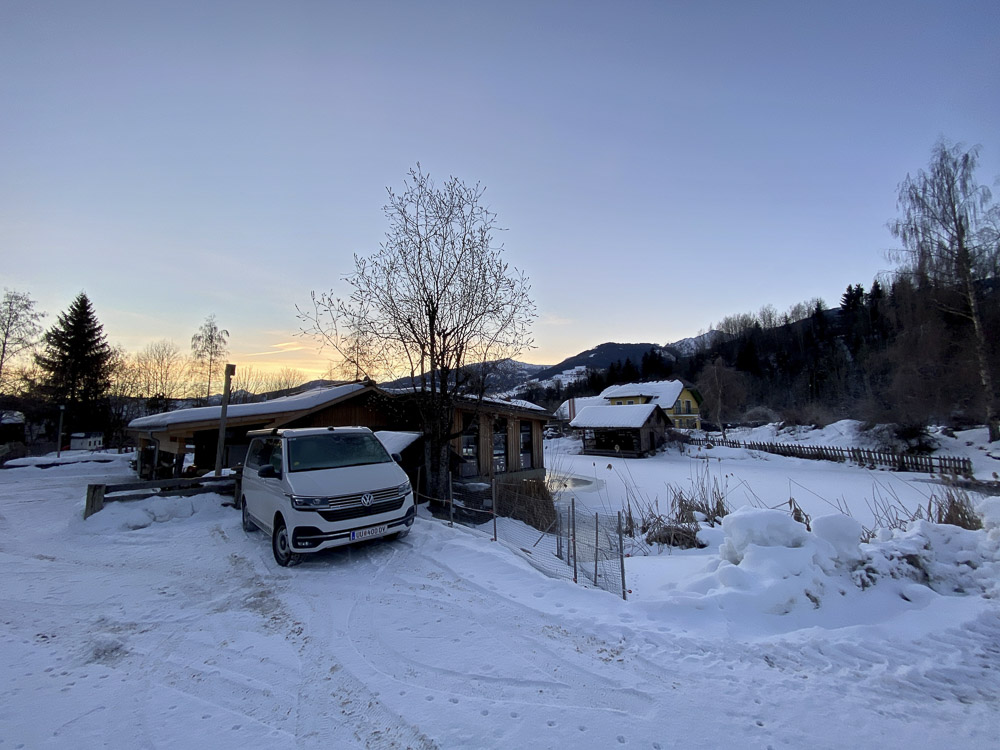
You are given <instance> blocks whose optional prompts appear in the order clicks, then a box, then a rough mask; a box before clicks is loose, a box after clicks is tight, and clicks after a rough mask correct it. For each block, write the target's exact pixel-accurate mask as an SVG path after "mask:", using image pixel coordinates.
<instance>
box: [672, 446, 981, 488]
mask: <svg viewBox="0 0 1000 750" xmlns="http://www.w3.org/2000/svg"><path fill="white" fill-rule="evenodd" d="M691 442H692V443H693V444H694V445H717V446H721V447H724V448H746V449H747V450H752V451H761V452H762V453H774V454H776V455H778V456H791V457H792V458H808V459H813V460H817V461H838V462H840V463H846V462H853V463H855V464H858V465H859V466H868V467H870V468H873V469H874V468H875V467H876V466H883V467H886V468H889V469H892V470H893V471H917V472H923V473H925V474H951V475H953V476H961V477H967V478H969V479H971V478H972V461H971V460H970V459H968V458H960V457H958V456H917V455H911V454H909V453H894V452H892V451H876V450H869V449H867V448H839V447H837V446H832V445H800V444H798V443H760V442H749V443H747V442H743V441H741V440H723V439H722V438H718V439H715V438H712V439H709V438H694V437H692V438H691Z"/></svg>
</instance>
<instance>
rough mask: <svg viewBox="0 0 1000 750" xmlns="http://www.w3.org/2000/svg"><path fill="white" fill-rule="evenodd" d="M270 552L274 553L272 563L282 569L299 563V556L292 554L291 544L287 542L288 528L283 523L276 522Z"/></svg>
mask: <svg viewBox="0 0 1000 750" xmlns="http://www.w3.org/2000/svg"><path fill="white" fill-rule="evenodd" d="M271 550H272V551H273V552H274V561H275V562H276V563H278V565H280V566H281V567H283V568H285V567H288V566H291V565H296V564H297V563H298V562H299V556H298V555H297V554H295V553H294V552H292V547H291V543H290V542H289V540H288V528H287V527H286V526H285V522H284V521H278V522H277V524H276V525H275V527H274V535H273V536H272V537H271Z"/></svg>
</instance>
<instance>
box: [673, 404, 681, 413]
mask: <svg viewBox="0 0 1000 750" xmlns="http://www.w3.org/2000/svg"><path fill="white" fill-rule="evenodd" d="M680 413H681V402H680V401H678V402H677V403H676V404H674V414H680Z"/></svg>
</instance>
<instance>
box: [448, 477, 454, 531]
mask: <svg viewBox="0 0 1000 750" xmlns="http://www.w3.org/2000/svg"><path fill="white" fill-rule="evenodd" d="M448 525H449V526H454V525H455V493H454V492H452V489H451V474H449V475H448Z"/></svg>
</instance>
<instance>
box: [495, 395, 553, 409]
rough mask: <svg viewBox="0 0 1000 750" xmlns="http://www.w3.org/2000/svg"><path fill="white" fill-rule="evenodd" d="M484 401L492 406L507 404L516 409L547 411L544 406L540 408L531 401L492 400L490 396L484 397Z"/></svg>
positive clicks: (514, 399) (515, 399)
mask: <svg viewBox="0 0 1000 750" xmlns="http://www.w3.org/2000/svg"><path fill="white" fill-rule="evenodd" d="M483 401H486V402H487V403H490V404H506V405H507V406H513V407H514V408H515V409H528V410H529V411H545V407H544V406H539V405H538V404H533V403H531V402H530V401H525V400H524V399H520V398H490V397H488V396H484V397H483Z"/></svg>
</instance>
